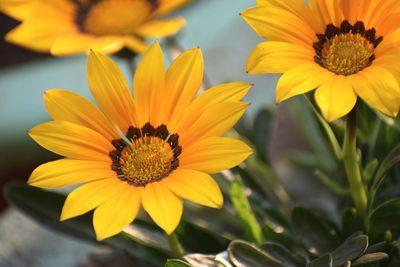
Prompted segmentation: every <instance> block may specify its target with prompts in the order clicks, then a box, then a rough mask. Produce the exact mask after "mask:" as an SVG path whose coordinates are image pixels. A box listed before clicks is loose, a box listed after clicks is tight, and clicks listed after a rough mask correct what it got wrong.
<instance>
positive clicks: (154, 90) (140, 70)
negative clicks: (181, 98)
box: [133, 42, 167, 127]
mask: <svg viewBox="0 0 400 267" xmlns="http://www.w3.org/2000/svg"><path fill="white" fill-rule="evenodd" d="M164 88H165V70H164V56H163V54H162V51H161V47H160V45H159V44H158V43H157V42H155V43H154V44H153V45H152V46H151V47H150V48H149V50H147V52H146V53H145V54H144V56H143V58H142V60H141V61H140V63H139V65H138V67H137V69H136V73H135V78H134V85H133V90H134V95H135V101H136V110H137V114H138V119H139V125H138V126H139V127H142V126H143V125H144V124H145V123H147V122H150V123H152V125H154V126H158V125H157V124H156V123H157V118H158V117H159V113H160V110H159V106H160V105H161V103H162V102H163V101H165V97H167V96H166V95H165V92H164V91H165V90H164Z"/></svg>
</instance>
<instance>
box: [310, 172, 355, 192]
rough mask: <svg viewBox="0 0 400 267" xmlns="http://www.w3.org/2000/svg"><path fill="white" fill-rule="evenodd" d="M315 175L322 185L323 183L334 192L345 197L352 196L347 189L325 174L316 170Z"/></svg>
mask: <svg viewBox="0 0 400 267" xmlns="http://www.w3.org/2000/svg"><path fill="white" fill-rule="evenodd" d="M315 175H316V177H317V178H319V180H320V181H321V183H323V184H324V185H325V186H326V187H327V188H329V189H330V190H331V191H332V192H334V193H336V194H338V195H343V196H347V195H350V190H349V189H348V188H347V187H344V186H342V185H341V184H339V183H338V182H336V180H335V179H332V178H330V177H328V176H327V175H326V174H325V173H324V172H322V171H320V170H316V171H315Z"/></svg>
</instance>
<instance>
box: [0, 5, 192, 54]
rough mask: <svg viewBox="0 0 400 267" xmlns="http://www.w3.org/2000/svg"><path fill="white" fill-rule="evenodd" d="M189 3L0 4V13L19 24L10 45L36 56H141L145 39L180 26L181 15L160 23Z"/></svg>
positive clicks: (172, 30)
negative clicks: (88, 53)
mask: <svg viewBox="0 0 400 267" xmlns="http://www.w3.org/2000/svg"><path fill="white" fill-rule="evenodd" d="M188 1H189V0H73V1H72V0H0V10H1V11H3V12H4V13H6V14H8V15H10V16H12V17H14V18H16V19H18V20H21V21H22V23H21V25H19V26H18V27H16V28H15V29H14V30H12V31H11V32H9V33H8V34H7V35H6V40H7V41H8V42H11V43H14V44H17V45H20V46H23V47H25V48H28V49H32V50H35V51H38V52H51V53H52V54H53V55H69V54H75V53H81V52H85V51H89V49H95V50H97V51H100V52H103V53H114V52H117V51H119V50H120V49H122V48H123V47H127V48H129V49H131V50H132V51H134V52H136V53H141V52H144V51H145V50H146V49H147V45H146V44H145V43H144V42H143V39H144V38H154V37H166V36H170V35H173V34H175V33H177V32H178V31H179V30H180V29H181V28H182V27H183V26H184V25H185V20H184V19H183V18H181V17H179V18H174V19H158V17H160V16H162V15H165V14H167V13H169V12H171V11H173V10H175V9H176V8H178V7H179V6H181V5H183V4H185V3H186V2H188Z"/></svg>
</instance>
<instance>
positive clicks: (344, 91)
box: [315, 75, 357, 121]
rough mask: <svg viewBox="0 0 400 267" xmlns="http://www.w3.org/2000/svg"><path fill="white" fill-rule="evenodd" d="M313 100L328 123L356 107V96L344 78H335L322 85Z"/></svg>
mask: <svg viewBox="0 0 400 267" xmlns="http://www.w3.org/2000/svg"><path fill="white" fill-rule="evenodd" d="M315 100H316V102H317V104H318V106H319V108H320V109H321V111H322V114H323V115H324V117H325V118H326V120H328V121H334V120H336V119H339V118H341V117H343V116H344V115H346V114H348V113H349V112H350V111H351V110H352V109H353V108H354V106H355V105H356V102H357V95H356V93H355V92H354V90H353V87H352V86H351V84H350V81H349V79H348V78H347V77H345V76H341V75H339V76H336V77H334V78H332V79H330V80H328V81H327V82H325V83H323V84H322V85H321V86H320V87H319V88H318V89H317V90H316V92H315Z"/></svg>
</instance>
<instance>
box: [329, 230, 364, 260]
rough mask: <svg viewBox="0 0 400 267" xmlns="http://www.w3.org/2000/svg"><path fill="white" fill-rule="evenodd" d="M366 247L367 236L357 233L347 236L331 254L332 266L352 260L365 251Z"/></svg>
mask: <svg viewBox="0 0 400 267" xmlns="http://www.w3.org/2000/svg"><path fill="white" fill-rule="evenodd" d="M367 247H368V236H366V235H363V234H359V235H353V236H351V237H349V238H348V239H347V240H346V241H344V243H343V244H342V245H340V246H339V247H338V248H337V249H335V250H334V251H333V252H332V253H331V254H332V260H333V267H338V266H341V265H343V264H345V263H346V262H347V261H352V260H354V259H356V258H357V257H359V256H360V255H361V254H363V253H364V252H365V250H366V249H367Z"/></svg>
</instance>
